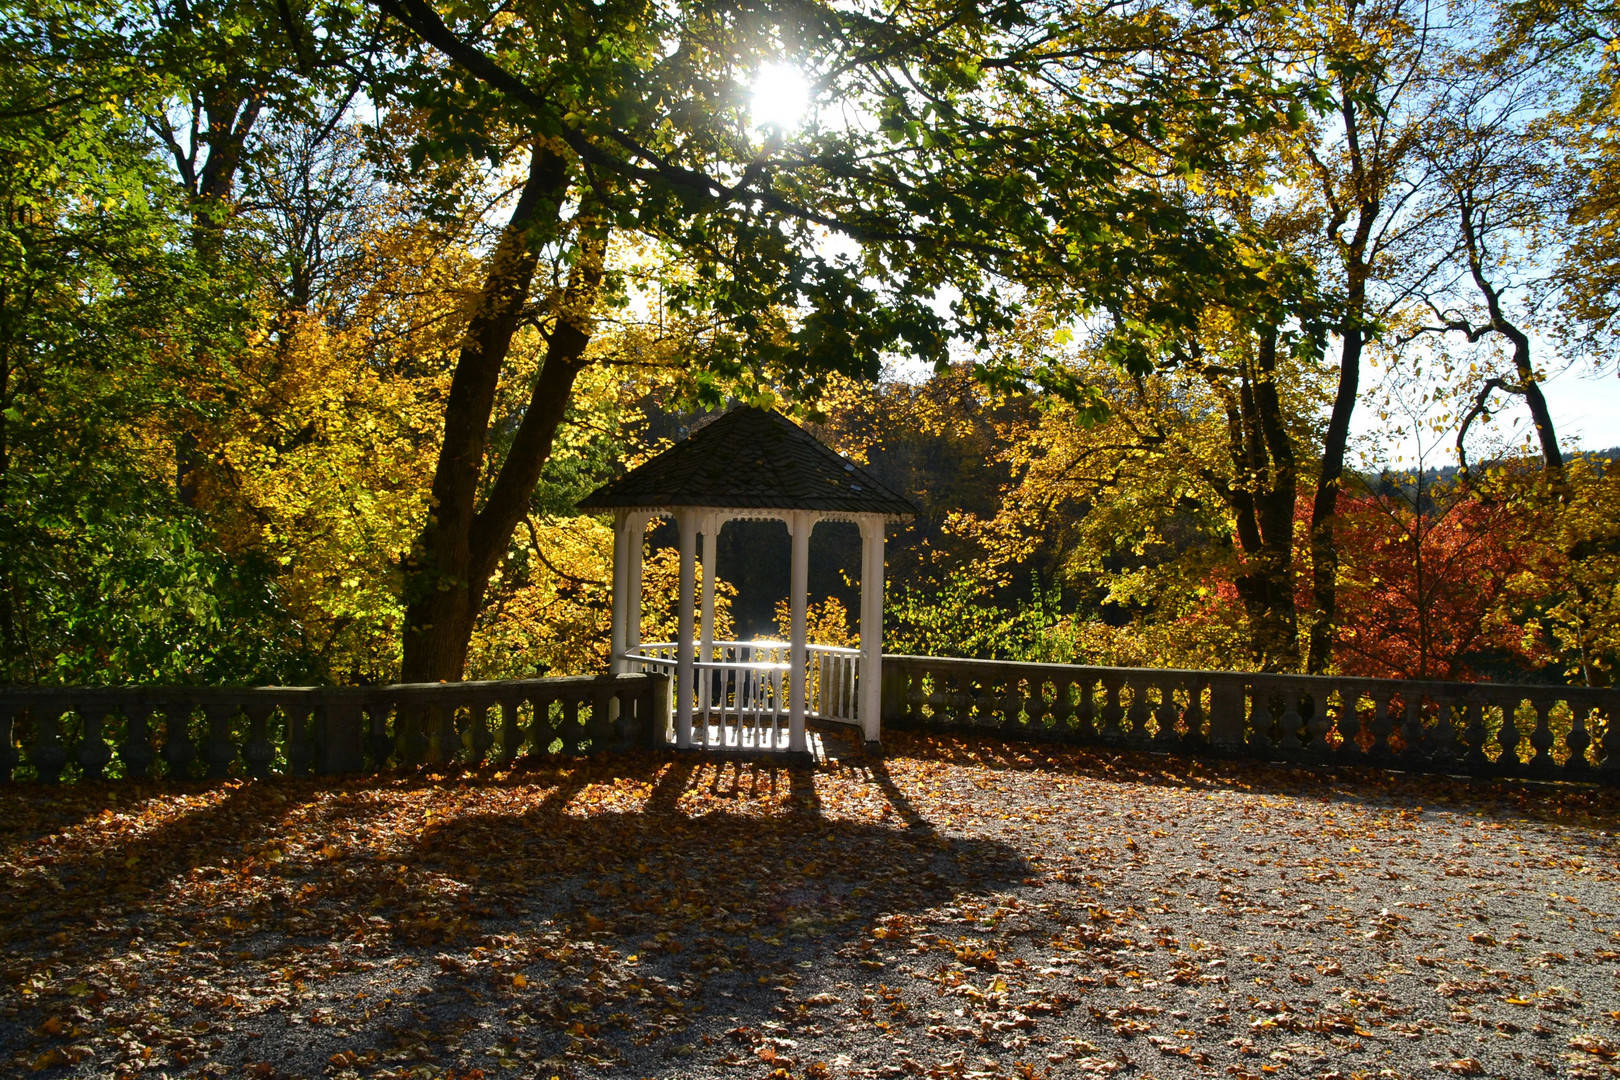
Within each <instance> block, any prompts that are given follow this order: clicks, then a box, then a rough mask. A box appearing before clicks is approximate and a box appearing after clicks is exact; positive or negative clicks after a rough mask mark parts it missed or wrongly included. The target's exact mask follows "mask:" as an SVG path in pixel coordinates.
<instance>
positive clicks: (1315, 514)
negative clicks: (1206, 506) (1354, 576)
mask: <svg viewBox="0 0 1620 1080" xmlns="http://www.w3.org/2000/svg"><path fill="white" fill-rule="evenodd" d="M1352 310H1353V311H1354V312H1355V316H1356V317H1359V315H1360V305H1359V304H1358V305H1357V306H1356V307H1355V308H1353V309H1352ZM1342 333H1343V337H1344V346H1343V348H1342V349H1341V350H1340V352H1339V389H1338V393H1336V394H1335V395H1334V397H1333V411H1332V413H1331V414H1330V415H1329V417H1328V429H1327V436H1326V438H1324V439H1323V440H1322V472H1321V476H1320V479H1318V481H1317V484H1316V497H1315V499H1313V500H1312V503H1311V601H1312V606H1313V608H1314V610H1313V612H1312V619H1311V635H1310V645H1309V648H1308V650H1307V652H1306V657H1305V670H1306V672H1307V673H1308V674H1311V675H1319V674H1321V673H1322V672H1323V671H1325V670H1327V666H1328V662H1329V661H1330V660H1331V659H1332V658H1333V637H1334V626H1333V621H1334V619H1335V618H1336V617H1337V614H1338V586H1339V549H1338V545H1337V544H1336V543H1335V541H1334V537H1333V527H1334V517H1335V516H1336V515H1337V514H1338V512H1339V489H1340V487H1341V486H1343V483H1344V455H1345V450H1346V448H1347V447H1348V446H1349V442H1350V416H1351V414H1352V413H1354V412H1355V409H1356V397H1357V395H1358V394H1359V393H1360V390H1361V350H1362V346H1363V345H1364V343H1365V338H1364V334H1363V331H1362V329H1361V326H1360V325H1359V323H1356V324H1351V325H1346V326H1345V327H1344V328H1343V330H1342Z"/></svg>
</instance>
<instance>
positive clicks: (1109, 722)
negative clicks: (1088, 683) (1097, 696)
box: [1099, 675, 1125, 740]
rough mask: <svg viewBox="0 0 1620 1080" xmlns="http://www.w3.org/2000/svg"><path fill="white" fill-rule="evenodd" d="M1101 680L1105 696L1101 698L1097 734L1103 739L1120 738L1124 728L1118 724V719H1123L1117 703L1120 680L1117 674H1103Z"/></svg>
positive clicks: (1123, 735) (1121, 710)
mask: <svg viewBox="0 0 1620 1080" xmlns="http://www.w3.org/2000/svg"><path fill="white" fill-rule="evenodd" d="M1101 682H1102V686H1103V691H1104V693H1105V695H1106V696H1105V697H1104V699H1103V714H1102V721H1103V722H1102V731H1101V732H1099V734H1100V735H1102V737H1103V738H1105V739H1112V740H1118V739H1122V738H1124V737H1125V730H1124V728H1122V727H1121V726H1120V721H1121V720H1122V719H1124V715H1125V712H1124V709H1123V708H1122V707H1121V706H1120V703H1119V688H1120V685H1121V680H1120V679H1119V678H1118V677H1117V676H1108V675H1105V676H1103V677H1102V680H1101Z"/></svg>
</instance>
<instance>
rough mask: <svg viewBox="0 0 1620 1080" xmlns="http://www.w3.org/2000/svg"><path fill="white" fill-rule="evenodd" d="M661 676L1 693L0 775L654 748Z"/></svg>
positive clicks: (203, 770)
mask: <svg viewBox="0 0 1620 1080" xmlns="http://www.w3.org/2000/svg"><path fill="white" fill-rule="evenodd" d="M668 701H669V688H668V680H667V679H666V678H664V677H663V676H661V675H647V674H641V675H603V676H595V677H592V676H581V677H576V678H556V679H519V680H512V681H507V682H462V683H418V684H409V683H406V684H399V685H394V686H379V687H359V688H322V687H262V688H257V689H246V688H242V689H227V688H211V687H184V686H163V687H134V686H131V687H42V688H27V689H24V688H17V687H3V688H0V780H10V779H12V778H14V777H16V778H34V779H38V780H41V781H44V782H46V783H55V782H57V781H59V780H61V779H64V778H80V777H82V778H85V779H100V778H103V777H150V776H167V777H174V778H182V777H208V778H217V777H225V776H253V777H264V776H270V775H287V776H303V775H307V774H309V773H311V772H314V773H316V774H320V775H330V774H335V773H347V772H369V771H376V770H382V769H386V768H391V767H394V766H406V767H409V766H416V765H436V764H450V763H460V764H465V765H477V764H484V763H488V764H497V763H501V762H507V761H511V760H513V759H515V758H518V757H520V756H523V755H546V754H553V753H569V754H579V753H594V752H596V751H600V750H617V749H626V748H630V747H641V746H648V745H651V744H652V740H653V734H654V733H655V732H659V731H662V730H663V726H664V723H665V717H664V715H663V710H664V709H665V708H667V703H668Z"/></svg>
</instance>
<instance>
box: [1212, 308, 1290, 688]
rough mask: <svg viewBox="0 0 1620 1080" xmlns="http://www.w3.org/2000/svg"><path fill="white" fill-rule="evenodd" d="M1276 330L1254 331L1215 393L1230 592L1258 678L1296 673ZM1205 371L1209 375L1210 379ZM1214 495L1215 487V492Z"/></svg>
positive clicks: (1285, 442)
mask: <svg viewBox="0 0 1620 1080" xmlns="http://www.w3.org/2000/svg"><path fill="white" fill-rule="evenodd" d="M1276 370H1277V330H1276V328H1275V327H1270V326H1267V327H1262V328H1261V329H1260V330H1259V331H1258V346H1257V349H1256V356H1255V358H1254V361H1253V362H1252V363H1246V364H1245V366H1244V370H1243V371H1242V372H1241V374H1240V377H1239V384H1238V389H1237V393H1236V394H1232V393H1231V392H1230V391H1229V390H1223V389H1222V388H1221V387H1219V386H1217V387H1216V390H1217V393H1220V395H1221V397H1222V399H1223V401H1224V402H1225V405H1226V413H1227V441H1228V446H1227V452H1228V454H1229V455H1230V457H1231V460H1232V471H1233V476H1234V481H1233V482H1232V483H1231V484H1230V485H1229V486H1225V487H1224V492H1223V493H1224V495H1225V498H1226V502H1227V505H1228V506H1229V507H1230V508H1231V510H1232V513H1233V517H1234V519H1235V523H1236V533H1237V541H1238V547H1239V549H1240V550H1241V551H1242V552H1243V555H1244V569H1243V572H1242V573H1240V574H1238V575H1237V578H1236V580H1235V582H1234V585H1235V586H1236V588H1237V592H1238V597H1239V599H1240V600H1242V601H1243V611H1244V615H1245V616H1246V617H1247V619H1248V621H1249V644H1250V650H1251V653H1252V658H1253V660H1254V663H1255V664H1256V665H1258V666H1259V667H1260V668H1261V670H1264V671H1289V670H1293V669H1295V668H1297V667H1298V666H1299V642H1298V622H1297V614H1296V612H1295V608H1294V500H1295V498H1296V497H1297V494H1298V487H1299V481H1298V470H1297V467H1296V463H1295V455H1294V445H1293V441H1292V440H1291V439H1290V438H1289V437H1288V431H1287V429H1286V428H1285V427H1284V425H1283V416H1282V403H1281V399H1280V398H1279V397H1278V394H1277V385H1276ZM1212 371H1213V369H1211V372H1212ZM1217 489H1218V490H1221V489H1222V488H1221V485H1217Z"/></svg>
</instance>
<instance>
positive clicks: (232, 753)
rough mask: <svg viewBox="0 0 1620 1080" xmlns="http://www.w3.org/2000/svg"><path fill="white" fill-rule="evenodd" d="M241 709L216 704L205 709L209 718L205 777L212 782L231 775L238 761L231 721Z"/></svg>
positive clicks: (205, 748)
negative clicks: (232, 737)
mask: <svg viewBox="0 0 1620 1080" xmlns="http://www.w3.org/2000/svg"><path fill="white" fill-rule="evenodd" d="M240 711H241V707H240V706H238V705H234V704H229V705H227V704H223V703H219V702H215V703H213V704H210V705H206V706H204V707H203V716H205V717H206V718H207V732H206V734H205V736H204V738H203V745H202V760H203V770H204V771H203V775H204V776H206V777H208V779H210V780H221V779H224V778H225V777H227V776H229V775H230V773H231V765H232V764H234V763H235V761H236V743H235V742H234V741H232V739H231V721H232V720H234V719H236V714H237V713H238V712H240Z"/></svg>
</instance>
